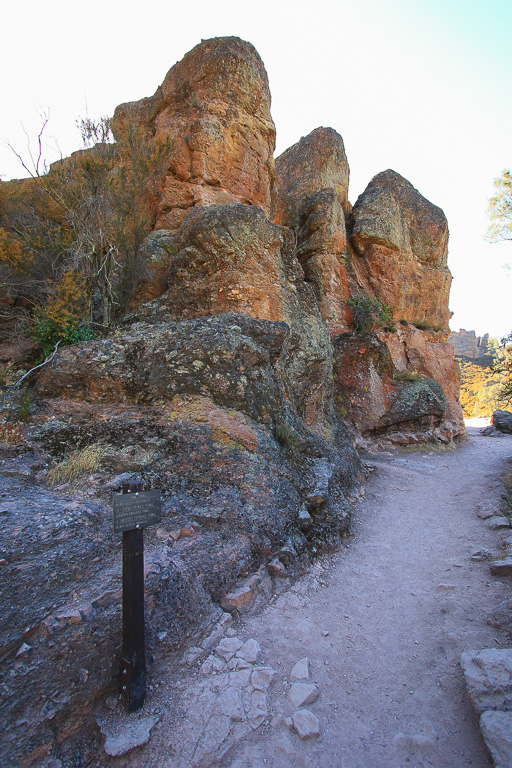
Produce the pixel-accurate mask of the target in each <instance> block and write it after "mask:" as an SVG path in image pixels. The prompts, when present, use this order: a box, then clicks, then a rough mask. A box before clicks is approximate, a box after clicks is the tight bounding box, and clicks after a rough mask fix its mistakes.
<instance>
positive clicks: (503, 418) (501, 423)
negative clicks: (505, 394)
mask: <svg viewBox="0 0 512 768" xmlns="http://www.w3.org/2000/svg"><path fill="white" fill-rule="evenodd" d="M492 424H493V425H494V428H495V429H497V430H498V431H499V432H507V433H508V434H510V435H512V413H510V411H501V410H497V411H494V413H493V414H492Z"/></svg>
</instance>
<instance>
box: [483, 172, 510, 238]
mask: <svg viewBox="0 0 512 768" xmlns="http://www.w3.org/2000/svg"><path fill="white" fill-rule="evenodd" d="M494 188H495V190H496V191H495V194H494V195H493V196H492V197H491V199H490V200H489V218H490V220H491V223H490V224H489V229H488V231H487V239H488V240H489V241H490V242H491V243H496V242H498V241H500V240H512V173H511V172H510V171H507V170H505V171H503V173H502V174H501V176H498V178H497V179H494Z"/></svg>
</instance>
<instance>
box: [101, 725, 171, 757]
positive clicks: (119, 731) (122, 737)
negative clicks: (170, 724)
mask: <svg viewBox="0 0 512 768" xmlns="http://www.w3.org/2000/svg"><path fill="white" fill-rule="evenodd" d="M158 720H159V718H158V717H157V716H152V717H143V718H142V719H141V720H135V719H132V718H130V720H129V722H126V723H123V725H120V724H119V723H116V724H115V726H114V727H113V729H112V731H110V728H111V726H110V724H107V723H105V722H103V721H102V720H100V719H99V718H98V719H97V720H96V722H97V723H98V726H99V728H100V730H101V732H102V734H103V735H104V736H105V737H106V739H105V743H104V745H103V749H104V750H105V752H106V753H107V755H110V757H120V755H126V753H127V752H131V750H132V749H135V748H136V747H141V746H142V745H143V744H147V743H148V741H149V737H150V735H151V729H152V728H153V726H154V725H155V724H156V723H157V722H158Z"/></svg>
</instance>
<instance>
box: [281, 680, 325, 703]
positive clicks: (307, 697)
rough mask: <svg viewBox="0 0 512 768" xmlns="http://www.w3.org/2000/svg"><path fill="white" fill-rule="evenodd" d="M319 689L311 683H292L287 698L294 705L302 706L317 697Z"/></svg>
mask: <svg viewBox="0 0 512 768" xmlns="http://www.w3.org/2000/svg"><path fill="white" fill-rule="evenodd" d="M318 694H319V690H318V688H317V687H316V685H313V684H311V683H293V685H292V687H291V688H290V690H289V691H288V698H289V699H290V701H291V703H292V704H293V706H294V707H304V706H306V704H312V703H313V702H314V701H316V700H317V699H318Z"/></svg>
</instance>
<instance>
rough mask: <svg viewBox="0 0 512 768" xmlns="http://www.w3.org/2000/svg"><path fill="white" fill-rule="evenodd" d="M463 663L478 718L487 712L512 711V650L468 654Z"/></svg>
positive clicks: (493, 649)
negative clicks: (497, 710) (492, 710)
mask: <svg viewBox="0 0 512 768" xmlns="http://www.w3.org/2000/svg"><path fill="white" fill-rule="evenodd" d="M460 663H461V666H462V671H463V672H464V677H465V678H466V685H467V687H468V692H469V697H470V699H471V702H472V704H473V707H474V708H475V711H476V712H477V713H478V714H479V715H481V714H482V713H483V712H485V711H486V710H488V709H511V708H512V648H484V649H483V650H481V651H466V652H465V653H463V654H462V657H461V662H460Z"/></svg>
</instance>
